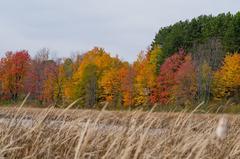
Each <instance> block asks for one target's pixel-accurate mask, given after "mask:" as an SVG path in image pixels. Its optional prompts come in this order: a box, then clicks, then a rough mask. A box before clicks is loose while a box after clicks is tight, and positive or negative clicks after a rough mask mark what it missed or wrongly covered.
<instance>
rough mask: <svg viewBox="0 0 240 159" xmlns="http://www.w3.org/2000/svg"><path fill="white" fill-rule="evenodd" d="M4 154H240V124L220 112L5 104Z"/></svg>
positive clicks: (0, 149) (1, 123) (0, 151)
mask: <svg viewBox="0 0 240 159" xmlns="http://www.w3.org/2000/svg"><path fill="white" fill-rule="evenodd" d="M0 116H1V120H0V158H26V159H27V158H60V159H62V158H66V159H70V158H75V159H76V158H105V159H109V158H112V159H115V158H123V159H127V158H131V159H132V158H133V159H137V158H148V159H154V158H240V157H239V156H240V132H239V131H240V129H239V127H240V125H239V123H240V122H239V121H240V120H239V119H240V118H239V117H238V116H237V115H232V116H230V115H229V116H228V119H229V131H228V134H227V136H226V138H224V139H223V140H219V139H218V138H216V136H215V130H216V127H217V125H218V124H217V123H218V120H219V118H220V117H221V115H211V114H205V115H199V114H198V115H197V114H194V113H185V112H181V113H153V112H142V111H133V112H110V111H105V110H102V111H93V110H60V109H54V108H48V109H29V108H20V109H19V108H11V109H9V108H1V109H0Z"/></svg>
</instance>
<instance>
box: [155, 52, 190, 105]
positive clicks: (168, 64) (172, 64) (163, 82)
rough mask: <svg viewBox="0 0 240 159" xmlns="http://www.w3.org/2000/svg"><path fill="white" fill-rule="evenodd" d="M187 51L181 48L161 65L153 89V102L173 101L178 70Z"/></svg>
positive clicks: (165, 102)
mask: <svg viewBox="0 0 240 159" xmlns="http://www.w3.org/2000/svg"><path fill="white" fill-rule="evenodd" d="M185 55H186V54H185V52H184V51H183V50H182V49H180V50H179V52H177V53H175V54H173V55H172V56H171V57H169V58H167V59H166V60H165V62H164V63H163V64H162V65H161V67H160V73H159V76H158V78H157V86H156V88H155V89H154V90H152V95H151V101H152V103H157V102H159V103H161V104H167V103H169V102H170V101H171V97H172V94H173V88H174V86H175V85H176V84H177V82H176V79H175V78H176V72H177V71H178V69H179V67H180V66H181V65H182V64H183V62H184V59H185Z"/></svg>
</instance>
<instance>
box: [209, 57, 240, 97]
mask: <svg viewBox="0 0 240 159" xmlns="http://www.w3.org/2000/svg"><path fill="white" fill-rule="evenodd" d="M213 93H214V97H215V98H216V99H221V98H225V99H226V98H227V99H228V98H231V97H236V99H237V98H238V99H239V97H240V54H237V53H235V54H232V55H231V54H229V55H227V56H226V57H225V59H224V62H223V66H222V67H221V68H220V69H219V70H218V71H216V72H215V73H214V83H213Z"/></svg>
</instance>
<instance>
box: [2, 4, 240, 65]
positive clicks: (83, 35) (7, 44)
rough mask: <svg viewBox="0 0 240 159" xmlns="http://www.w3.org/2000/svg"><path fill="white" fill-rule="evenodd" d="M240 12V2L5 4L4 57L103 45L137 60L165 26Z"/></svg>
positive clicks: (65, 52)
mask: <svg viewBox="0 0 240 159" xmlns="http://www.w3.org/2000/svg"><path fill="white" fill-rule="evenodd" d="M239 9H240V1H239V0H21V1H20V0H18V1H17V0H6V1H5V0H1V1H0V56H2V55H3V54H4V53H5V52H6V51H8V50H20V49H27V50H29V52H30V53H31V55H34V54H35V53H36V52H37V51H38V50H39V49H41V48H43V47H47V48H49V49H50V50H51V51H52V53H53V54H54V55H55V56H58V57H67V56H70V55H71V54H72V53H73V52H76V51H80V52H85V51H87V50H89V49H91V48H93V47H94V46H99V47H104V48H105V50H106V51H108V52H111V54H112V55H113V56H114V55H116V54H118V55H119V56H120V57H121V58H122V59H124V60H128V61H133V60H135V59H136V57H137V54H138V53H139V52H140V51H141V50H145V49H146V48H147V47H148V46H149V45H150V44H151V41H152V39H153V38H154V36H155V34H156V32H157V31H158V30H159V28H160V27H163V26H167V25H169V24H173V23H175V22H177V21H179V20H185V19H191V18H193V17H196V16H199V15H201V14H213V15H216V14H219V13H222V12H229V11H230V12H231V13H236V12H237V11H238V10H239Z"/></svg>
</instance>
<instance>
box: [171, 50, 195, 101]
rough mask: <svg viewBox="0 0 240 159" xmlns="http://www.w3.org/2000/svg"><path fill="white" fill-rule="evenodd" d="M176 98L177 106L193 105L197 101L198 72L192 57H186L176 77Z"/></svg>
mask: <svg viewBox="0 0 240 159" xmlns="http://www.w3.org/2000/svg"><path fill="white" fill-rule="evenodd" d="M175 80H176V85H175V86H174V88H173V89H174V92H173V93H174V98H175V101H176V104H177V105H191V104H193V103H194V101H196V95H197V81H196V70H195V67H194V64H193V61H192V57H191V55H187V56H185V59H184V63H182V64H181V66H180V67H179V69H178V71H177V72H176V75H175Z"/></svg>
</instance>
